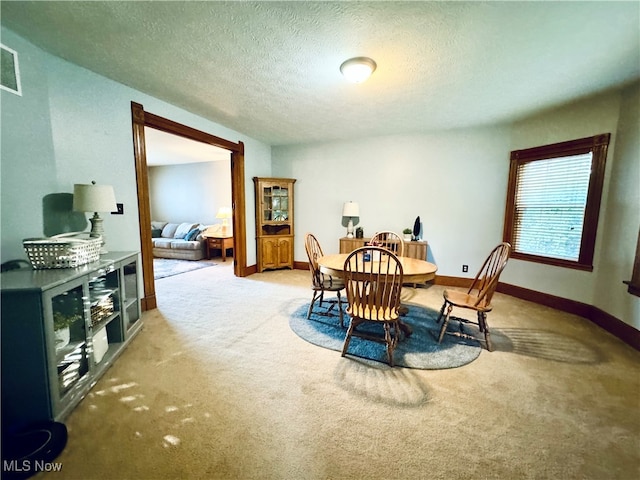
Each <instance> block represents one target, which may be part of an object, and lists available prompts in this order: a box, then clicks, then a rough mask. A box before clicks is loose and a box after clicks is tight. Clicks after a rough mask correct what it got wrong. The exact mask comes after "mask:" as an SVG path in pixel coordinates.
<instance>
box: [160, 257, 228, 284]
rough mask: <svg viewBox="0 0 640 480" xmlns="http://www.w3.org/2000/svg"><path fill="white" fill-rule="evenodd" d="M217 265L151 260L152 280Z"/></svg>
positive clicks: (187, 261)
mask: <svg viewBox="0 0 640 480" xmlns="http://www.w3.org/2000/svg"><path fill="white" fill-rule="evenodd" d="M214 265H217V263H215V262H212V261H211V260H176V259H173V258H154V259H153V278H154V279H156V280H158V279H160V278H165V277H172V276H174V275H179V274H181V273H185V272H190V271H192V270H198V269H200V268H206V267H213V266H214Z"/></svg>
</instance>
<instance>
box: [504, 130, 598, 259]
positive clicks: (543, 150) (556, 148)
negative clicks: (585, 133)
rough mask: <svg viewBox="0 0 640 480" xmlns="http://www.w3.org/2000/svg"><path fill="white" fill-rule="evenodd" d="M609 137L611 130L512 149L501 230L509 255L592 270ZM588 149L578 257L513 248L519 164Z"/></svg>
mask: <svg viewBox="0 0 640 480" xmlns="http://www.w3.org/2000/svg"><path fill="white" fill-rule="evenodd" d="M610 139H611V134H610V133H603V134H600V135H595V136H593V137H585V138H579V139H577V140H569V141H566V142H560V143H553V144H550V145H543V146H540V147H532V148H527V149H524V150H513V151H512V152H511V156H510V165H509V183H508V186H507V202H506V209H505V218H504V231H503V239H504V241H505V242H509V243H510V244H511V245H512V247H513V250H512V252H511V258H516V259H518V260H525V261H529V262H535V263H543V264H547V265H555V266H558V267H566V268H574V269H578V270H586V271H593V256H594V252H595V243H596V234H597V229H598V219H599V216H600V204H601V202H602V188H603V185H604V174H605V165H606V160H607V149H608V147H609V140H610ZM589 152H591V153H592V158H591V175H590V177H589V187H588V193H587V202H586V207H585V213H584V223H583V229H582V237H581V239H580V253H579V257H578V260H566V259H560V258H552V257H545V256H541V255H532V254H528V253H522V252H518V251H516V245H515V239H514V238H513V237H514V234H515V228H514V227H515V225H514V223H515V213H516V212H515V198H516V187H517V175H518V167H519V166H520V165H522V164H525V163H528V162H535V161H537V160H548V159H551V158H558V157H567V156H572V155H580V154H585V153H589Z"/></svg>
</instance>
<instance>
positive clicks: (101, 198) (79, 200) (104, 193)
mask: <svg viewBox="0 0 640 480" xmlns="http://www.w3.org/2000/svg"><path fill="white" fill-rule="evenodd" d="M73 209H74V210H75V211H76V212H114V211H116V210H117V209H118V207H117V206H116V196H115V193H114V192H113V187H112V186H111V185H96V184H95V183H94V184H90V185H85V184H75V185H74V186H73Z"/></svg>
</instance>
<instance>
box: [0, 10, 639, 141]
mask: <svg viewBox="0 0 640 480" xmlns="http://www.w3.org/2000/svg"><path fill="white" fill-rule="evenodd" d="M1 8H2V11H1V13H2V23H3V25H5V26H6V27H8V28H9V29H11V30H13V31H14V32H16V33H18V34H19V35H21V36H23V37H24V38H26V39H28V40H29V41H31V42H32V43H34V44H35V45H38V46H39V47H41V48H43V49H44V50H46V51H49V52H51V53H53V54H55V55H58V56H60V57H62V58H65V59H67V60H68V61H70V62H73V63H76V64H78V65H81V66H84V67H86V68H88V69H90V70H92V71H94V72H97V73H99V74H101V75H103V76H105V77H108V78H111V79H113V80H116V81H118V82H120V83H123V84H126V85H129V86H131V87H133V88H135V89H137V90H140V91H142V92H145V93H147V94H149V95H152V96H154V97H156V98H159V99H162V100H164V101H166V102H168V103H171V104H174V105H176V106H179V107H182V108H183V109H185V110H188V111H191V112H193V113H196V114H198V115H200V116H202V117H205V118H208V119H210V120H212V121H215V122H218V123H220V124H223V125H225V126H227V127H229V128H232V129H235V130H237V131H239V132H242V133H244V134H246V135H248V136H251V137H253V138H256V139H259V140H262V141H264V142H266V143H268V144H271V145H282V144H295V143H308V142H316V141H327V140H333V139H346V138H354V137H365V136H372V135H383V134H393V133H412V132H422V131H432V130H440V129H449V128H458V127H469V126H479V125H486V124H493V123H501V122H506V121H511V120H514V119H518V118H521V117H523V116H526V115H530V114H532V113H535V112H539V111H541V110H544V109H546V108H550V107H553V106H556V105H559V104H563V103H566V102H568V101H572V100H576V99H579V98H583V97H585V96H588V95H591V94H594V93H597V92H600V91H604V90H606V89H609V88H613V87H619V86H621V85H625V84H627V83H630V82H631V81H634V80H635V79H638V78H639V77H640V3H639V2H637V1H633V2H611V1H605V2H8V1H2V4H1ZM354 56H369V57H371V58H373V59H374V60H375V61H376V63H377V64H378V68H377V70H376V72H375V73H374V74H373V76H372V77H371V78H370V79H369V80H368V81H367V82H365V83H363V84H350V83H347V82H346V81H345V80H344V79H343V78H342V77H341V75H340V72H339V66H340V64H341V63H342V62H343V61H344V60H346V59H348V58H350V57H354Z"/></svg>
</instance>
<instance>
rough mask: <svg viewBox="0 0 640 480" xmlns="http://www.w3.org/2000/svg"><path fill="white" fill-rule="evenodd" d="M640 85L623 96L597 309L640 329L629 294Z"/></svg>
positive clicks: (639, 189)
mask: <svg viewBox="0 0 640 480" xmlns="http://www.w3.org/2000/svg"><path fill="white" fill-rule="evenodd" d="M639 132H640V84H635V85H634V86H632V87H630V88H628V89H626V90H625V91H623V92H622V95H621V102H620V117H619V121H618V131H617V140H616V148H615V152H614V153H613V155H611V157H610V158H611V169H610V174H611V175H610V182H609V185H608V187H609V189H608V195H607V199H606V205H605V208H606V218H605V220H604V223H603V226H604V228H603V229H602V232H601V233H602V235H601V237H600V238H601V240H602V242H601V244H602V248H601V249H600V256H599V261H598V276H597V280H596V284H595V291H594V295H593V305H595V306H596V307H598V308H600V309H601V310H604V311H605V312H608V313H610V314H612V315H613V316H615V317H616V318H621V319H629V320H630V321H629V322H628V323H630V324H631V325H633V326H634V327H635V328H637V329H638V330H640V298H638V297H634V296H633V295H630V294H629V293H628V291H627V285H625V284H623V283H622V281H623V280H630V279H631V269H632V265H633V256H634V252H635V251H636V244H637V242H638V228H639V225H640V133H639Z"/></svg>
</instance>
